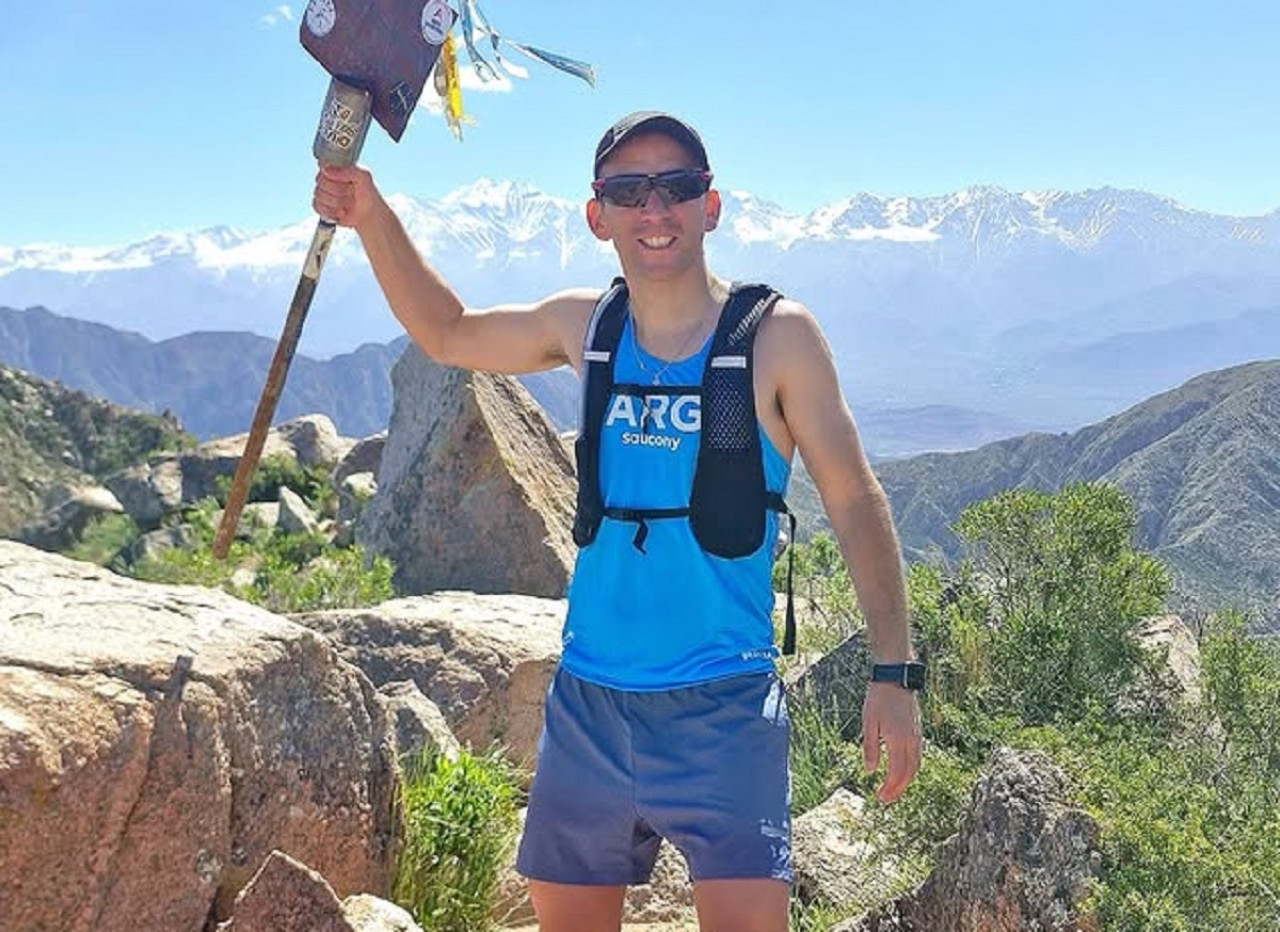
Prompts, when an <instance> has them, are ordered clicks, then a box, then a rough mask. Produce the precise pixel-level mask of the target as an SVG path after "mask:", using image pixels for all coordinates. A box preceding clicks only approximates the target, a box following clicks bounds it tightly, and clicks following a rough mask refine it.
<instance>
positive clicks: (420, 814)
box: [392, 751, 519, 932]
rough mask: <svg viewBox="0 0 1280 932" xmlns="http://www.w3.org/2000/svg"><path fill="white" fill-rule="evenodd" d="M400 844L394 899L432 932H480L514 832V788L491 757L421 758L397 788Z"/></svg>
mask: <svg viewBox="0 0 1280 932" xmlns="http://www.w3.org/2000/svg"><path fill="white" fill-rule="evenodd" d="M401 811H402V813H403V818H404V844H403V845H402V847H401V849H400V851H399V853H398V857H397V860H396V876H395V883H394V887H393V893H392V897H393V899H395V901H396V902H397V903H399V904H400V905H401V906H403V907H404V908H405V909H407V910H409V912H410V913H412V914H413V917H414V919H415V920H416V921H417V922H418V923H419V924H420V925H421V926H422V927H423V928H424V929H431V930H434V932H483V930H486V929H491V928H493V927H494V922H493V920H492V918H491V916H490V912H491V910H492V904H493V898H494V893H495V891H496V888H497V881H498V877H499V872H500V870H501V868H502V866H503V865H504V864H505V863H506V860H507V858H508V857H509V855H510V853H511V848H512V845H513V844H514V843H515V838H516V833H517V830H518V826H519V821H518V816H517V811H516V790H515V782H514V780H513V777H512V774H511V771H510V769H509V768H508V766H507V765H506V764H505V763H503V761H502V758H501V757H500V756H499V755H498V754H497V753H496V752H491V753H489V754H487V755H485V756H481V757H477V756H473V755H471V754H469V753H467V752H466V751H462V752H460V753H459V755H458V758H457V760H450V759H449V758H447V757H445V756H444V755H437V756H436V757H435V758H434V759H431V758H429V757H424V758H422V759H419V760H417V761H415V762H413V764H412V765H411V766H410V767H408V768H407V769H406V773H405V776H404V780H403V783H402V785H401Z"/></svg>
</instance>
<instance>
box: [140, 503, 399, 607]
mask: <svg viewBox="0 0 1280 932" xmlns="http://www.w3.org/2000/svg"><path fill="white" fill-rule="evenodd" d="M216 517H217V502H216V501H214V500H213V499H208V500H206V501H204V502H201V503H199V504H198V505H196V506H195V507H193V508H191V509H189V510H188V511H187V513H186V515H185V519H186V522H187V524H188V526H189V527H190V528H191V530H192V537H193V539H194V540H193V543H192V545H191V546H190V547H184V548H173V549H171V550H165V551H162V552H161V553H159V554H157V555H156V556H154V557H150V558H148V559H146V560H143V561H140V562H138V563H137V564H135V565H134V566H133V567H132V568H131V569H130V573H131V574H132V575H133V576H135V577H137V578H138V579H145V580H148V581H150V582H162V583H173V584H189V585H197V586H209V587H213V588H220V589H223V590H224V591H226V592H229V593H231V594H232V595H234V596H236V597H237V598H241V599H244V600H245V601H246V602H252V603H254V604H255V605H261V606H263V607H265V608H267V609H270V610H271V611H273V612H306V611H316V610H319V609H328V608H363V607H366V606H370V605H377V604H378V603H379V602H385V601H386V600H387V599H390V598H392V597H393V596H394V595H395V590H394V588H393V587H392V583H391V579H392V576H393V575H394V567H393V565H392V563H391V561H390V560H388V559H387V558H386V557H383V556H374V557H373V558H369V557H368V555H367V554H366V553H365V550H364V548H363V547H360V546H355V545H353V546H350V547H331V546H329V545H328V544H326V542H325V539H324V537H323V536H321V535H319V534H284V533H281V532H280V531H277V530H275V529H274V528H266V527H256V528H253V529H252V530H251V531H250V533H249V536H248V539H245V538H242V537H241V538H236V539H235V540H233V541H232V543H231V546H230V548H229V549H228V551H227V556H226V558H225V559H223V560H219V559H217V558H215V557H214V556H213V538H214V534H215V531H216V521H215V518H216ZM241 568H247V569H250V570H252V571H253V577H254V578H253V582H252V583H251V584H249V585H234V584H233V583H232V582H231V577H232V575H233V574H234V573H235V572H236V571H237V570H239V569H241Z"/></svg>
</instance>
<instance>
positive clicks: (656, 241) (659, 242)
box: [640, 236, 676, 249]
mask: <svg viewBox="0 0 1280 932" xmlns="http://www.w3.org/2000/svg"><path fill="white" fill-rule="evenodd" d="M675 241H676V238H675V237H674V236H645V237H641V239H640V245H641V246H643V247H644V248H645V249H666V248H667V247H668V246H670V245H671V244H672V243H674V242H675Z"/></svg>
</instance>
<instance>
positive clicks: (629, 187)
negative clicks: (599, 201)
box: [600, 175, 649, 207]
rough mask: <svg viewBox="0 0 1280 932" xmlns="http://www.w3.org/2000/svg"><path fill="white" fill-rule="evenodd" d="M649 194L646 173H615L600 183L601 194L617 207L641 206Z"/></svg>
mask: <svg viewBox="0 0 1280 932" xmlns="http://www.w3.org/2000/svg"><path fill="white" fill-rule="evenodd" d="M648 195H649V179H648V178H647V177H646V176H644V175H614V176H613V177H612V178H605V179H604V180H603V181H602V182H601V184H600V196H601V197H602V198H604V199H605V200H606V201H608V202H609V203H610V204H613V205H615V206H617V207H639V206H640V205H641V204H643V203H644V201H645V198H646V197H648Z"/></svg>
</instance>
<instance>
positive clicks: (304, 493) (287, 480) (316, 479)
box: [214, 453, 337, 514]
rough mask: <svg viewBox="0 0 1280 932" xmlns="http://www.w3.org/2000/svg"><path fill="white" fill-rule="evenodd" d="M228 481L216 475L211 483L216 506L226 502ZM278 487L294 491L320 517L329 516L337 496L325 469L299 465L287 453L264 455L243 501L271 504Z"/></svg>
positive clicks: (228, 489)
mask: <svg viewBox="0 0 1280 932" xmlns="http://www.w3.org/2000/svg"><path fill="white" fill-rule="evenodd" d="M231 481H232V480H231V477H230V476H219V477H218V479H217V481H216V482H215V483H214V486H215V488H216V490H217V492H216V495H215V497H216V498H217V501H218V505H219V507H222V506H225V505H226V503H227V496H228V495H229V494H230V492H231ZM282 488H287V489H289V490H290V491H293V492H296V493H297V494H298V495H299V496H301V497H302V499H303V501H305V502H306V503H307V505H308V506H310V507H311V508H313V509H315V510H316V511H318V512H320V513H322V514H330V513H332V511H333V509H334V507H335V506H336V504H337V493H336V492H334V490H333V487H332V485H331V484H330V482H329V470H328V469H327V468H325V467H323V466H303V465H301V464H300V463H299V462H298V461H297V459H296V458H295V457H292V456H290V455H289V454H287V453H276V454H273V455H272V456H265V457H263V458H262V459H261V460H260V461H259V462H258V465H257V468H255V469H254V471H253V478H252V479H251V480H250V482H249V494H248V496H247V497H246V498H245V501H249V502H274V501H276V499H278V498H279V496H280V490H281V489H282Z"/></svg>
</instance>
